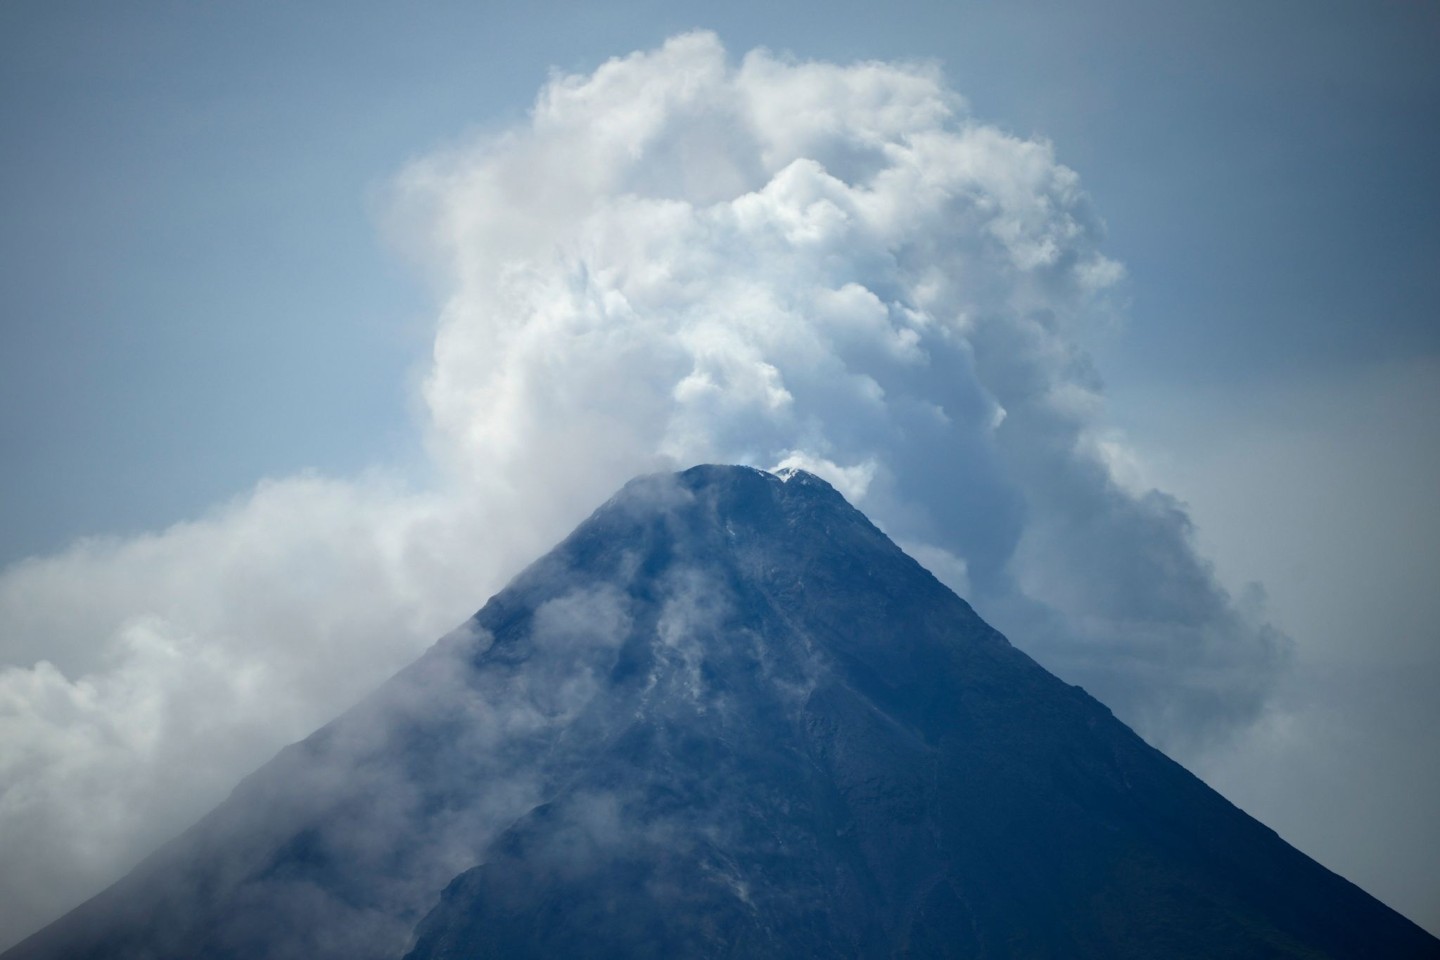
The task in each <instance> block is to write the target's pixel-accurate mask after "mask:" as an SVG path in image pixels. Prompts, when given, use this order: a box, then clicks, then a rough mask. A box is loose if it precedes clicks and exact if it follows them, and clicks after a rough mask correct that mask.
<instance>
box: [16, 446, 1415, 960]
mask: <svg viewBox="0 0 1440 960" xmlns="http://www.w3.org/2000/svg"><path fill="white" fill-rule="evenodd" d="M571 956H573V957H597V958H598V957H605V958H611V957H613V958H646V957H655V958H661V957H747V958H749V957H756V958H765V957H774V958H781V957H784V958H791V957H795V958H804V957H827V958H828V957H957V958H958V957H984V958H1010V957H1014V958H1020V957H1027V958H1029V957H1034V958H1085V957H1097V958H1098V957H1105V958H1123V957H1137V958H1138V957H1146V958H1150V957H1171V958H1177V957H1196V958H1200V957H1204V958H1216V957H1237V958H1238V957H1306V958H1315V957H1335V958H1341V957H1387V958H1402V957H1436V956H1440V941H1437V940H1436V939H1435V938H1433V937H1431V936H1430V935H1428V934H1427V933H1425V932H1424V931H1422V930H1421V929H1420V928H1419V927H1417V926H1415V925H1414V924H1412V923H1410V922H1409V921H1408V920H1406V919H1404V918H1403V917H1401V916H1400V915H1398V914H1396V913H1395V912H1393V911H1392V910H1390V909H1389V908H1387V907H1385V906H1384V905H1383V904H1381V903H1380V902H1378V901H1377V900H1375V899H1373V898H1371V897H1370V896H1368V895H1367V894H1365V893H1364V892H1363V891H1361V890H1359V889H1358V888H1356V887H1354V886H1353V885H1351V884H1350V883H1348V882H1346V881H1345V880H1343V879H1341V878H1340V877H1338V876H1336V875H1335V874H1333V873H1331V872H1329V871H1328V870H1326V869H1324V868H1323V867H1321V866H1319V865H1318V864H1316V863H1315V862H1314V861H1312V860H1310V859H1309V858H1308V857H1306V856H1305V855H1303V854H1301V853H1300V852H1298V851H1296V850H1295V849H1293V848H1292V847H1290V846H1288V845H1287V844H1286V843H1285V842H1284V841H1282V840H1281V839H1280V838H1279V837H1278V836H1276V834H1275V833H1274V832H1272V831H1271V830H1269V829H1267V828H1266V827H1264V826H1263V825H1261V824H1260V823H1258V822H1256V821H1255V820H1253V819H1251V818H1250V817H1249V816H1247V815H1245V814H1244V813H1242V812H1241V811H1240V810H1238V809H1236V808H1235V807H1234V806H1232V805H1231V804H1230V803H1228V802H1227V801H1226V800H1225V799H1224V798H1222V797H1221V796H1219V795H1218V794H1216V793H1215V792H1214V791H1213V790H1211V789H1210V788H1208V787H1207V786H1205V785H1204V784H1203V783H1201V782H1200V781H1199V780H1198V779H1196V778H1195V777H1193V776H1192V775H1191V774H1189V773H1188V772H1186V771H1185V770H1184V769H1183V768H1181V767H1180V766H1179V765H1177V764H1175V763H1173V762H1172V761H1170V760H1169V759H1167V758H1166V757H1165V756H1164V755H1162V754H1161V753H1159V752H1158V751H1156V750H1154V749H1153V748H1151V747H1150V746H1148V745H1147V744H1146V743H1145V742H1144V741H1142V740H1141V739H1140V738H1139V737H1138V736H1136V735H1135V734H1134V733H1133V732H1131V730H1130V729H1129V728H1128V727H1126V726H1125V725H1124V724H1122V723H1121V722H1120V721H1118V720H1117V719H1115V717H1114V716H1112V715H1111V713H1110V712H1109V711H1108V710H1107V709H1106V708H1105V707H1104V706H1102V705H1101V704H1100V703H1098V702H1096V701H1095V700H1094V699H1093V698H1091V697H1090V696H1089V695H1087V694H1086V693H1085V692H1084V691H1083V690H1081V689H1079V688H1078V687H1073V686H1069V685H1067V684H1065V683H1063V682H1062V681H1060V680H1058V679H1056V678H1055V677H1054V676H1052V675H1051V674H1049V673H1048V672H1046V671H1045V670H1044V669H1042V668H1041V667H1040V666H1038V665H1037V664H1036V663H1035V662H1034V661H1032V660H1031V659H1030V658H1029V657H1027V656H1026V655H1025V654H1023V653H1021V652H1020V651H1018V650H1017V649H1015V648H1014V647H1012V646H1011V645H1010V643H1009V642H1008V641H1007V640H1006V639H1005V638H1004V637H1002V636H1001V635H1000V634H999V633H997V632H996V631H995V630H993V629H992V628H990V627H989V626H988V625H986V624H985V622H984V621H982V620H981V619H980V617H979V616H978V615H976V613H975V612H974V611H973V610H972V609H971V608H970V607H969V605H968V604H966V603H965V602H964V601H963V600H961V599H960V598H959V597H957V596H955V595H954V594H953V593H952V592H950V591H949V590H948V589H947V588H945V587H944V586H943V585H941V584H940V582H939V581H937V580H936V579H935V578H934V577H932V576H931V575H930V574H929V573H927V572H926V571H925V570H924V569H923V568H922V567H921V566H920V565H919V564H917V563H916V562H915V561H913V560H912V559H910V558H909V557H908V556H906V555H905V554H904V553H903V552H901V550H900V549H899V548H897V547H896V546H895V545H894V544H893V543H892V542H890V540H888V539H887V538H886V537H885V535H884V534H882V533H881V532H880V531H879V530H878V529H876V528H875V527H874V526H873V525H872V524H871V523H870V522H869V521H868V520H867V519H866V518H865V517H864V516H863V515H862V514H861V513H860V512H859V511H857V510H855V509H854V508H853V507H851V506H850V505H849V504H848V503H846V502H845V500H844V498H843V497H841V496H840V494H839V493H837V492H836V491H835V490H834V489H832V488H831V487H830V486H829V485H828V484H826V483H825V482H824V481H822V480H820V479H819V478H817V477H814V476H812V475H810V474H808V473H804V472H799V471H796V472H792V473H787V474H785V475H774V474H768V473H764V472H761V471H758V470H753V469H750V468H746V467H716V466H703V467H695V468H693V469H691V470H687V471H685V472H683V473H680V474H677V475H673V476H655V477H645V478H641V479H639V480H635V481H632V482H631V483H630V484H628V485H627V486H626V487H625V488H624V489H623V490H621V491H620V493H619V494H617V495H616V496H615V497H614V498H612V499H611V500H610V501H609V502H608V503H606V504H605V505H604V506H602V507H601V508H600V509H599V510H597V511H596V512H595V513H594V515H592V516H591V517H590V518H589V519H588V520H587V521H586V522H585V523H583V524H581V526H580V527H579V528H578V529H576V530H575V532H574V533H573V534H571V536H570V537H569V538H567V539H566V540H565V541H564V542H563V543H561V544H560V545H559V546H558V547H556V548H555V549H554V550H553V551H552V552H551V553H549V554H548V555H546V556H545V557H544V558H542V559H541V560H539V561H538V562H537V563H535V564H534V565H533V566H531V567H530V568H529V569H527V570H526V571H525V572H524V573H522V574H521V575H520V576H519V577H517V578H516V579H515V581H514V582H513V583H511V584H510V586H509V587H507V588H506V589H505V590H504V591H502V592H501V593H500V594H498V595H497V596H495V597H494V598H493V599H491V600H490V602H489V603H487V604H486V605H485V607H484V609H482V610H481V611H480V612H479V613H478V614H476V615H475V617H474V618H472V620H471V621H470V622H469V623H467V624H466V625H465V626H463V627H462V628H461V629H459V630H457V631H455V632H454V633H452V634H451V635H449V636H447V637H445V638H443V639H442V640H441V641H440V642H439V643H437V644H436V645H435V646H434V647H432V648H431V649H430V650H429V651H428V652H427V653H426V654H425V655H424V656H423V657H421V658H420V659H419V660H418V661H416V662H415V663H414V664H412V665H411V666H410V667H409V668H407V669H406V670H404V671H402V672H401V673H400V674H399V675H397V676H396V677H395V678H393V679H392V680H390V681H389V682H388V683H387V684H385V685H384V686H383V687H381V688H380V689H379V690H378V691H377V692H376V693H375V694H374V695H373V696H371V697H370V698H369V699H367V700H366V701H365V702H363V703H361V704H360V705H358V706H357V707H355V708H354V709H352V710H351V711H349V712H348V713H346V714H345V715H344V716H342V717H340V718H339V719H338V720H336V721H335V722H333V723H331V724H330V725H328V726H326V727H325V728H323V729H321V730H320V731H319V732H317V733H316V734H314V735H313V736H311V737H310V738H308V739H307V740H305V741H303V742H301V743H299V744H296V745H294V746H292V747H288V748H286V749H285V750H284V751H282V752H281V753H280V755H279V756H277V757H276V758H275V760H273V761H272V762H270V763H269V764H267V765H266V766H264V767H262V768H261V769H260V770H259V771H257V772H256V773H255V774H253V775H251V776H250V777H249V778H247V779H246V780H245V781H244V782H243V783H241V785H240V786H239V787H238V788H237V789H236V790H235V792H234V793H233V794H232V795H231V797H230V798H229V799H228V800H227V801H226V802H225V803H224V804H222V805H221V806H220V807H219V808H217V809H216V810H215V811H214V812H212V813H211V814H210V815H209V816H207V817H206V818H205V819H204V820H202V821H201V822H200V823H199V824H197V825H196V826H195V827H193V828H191V829H190V830H189V831H188V832H186V833H185V834H183V835H181V836H180V837H179V838H177V839H176V840H175V841H173V842H172V843H170V844H169V845H167V846H166V847H164V848H162V849H161V850H160V851H159V852H158V853H156V854H155V855H154V856H152V857H151V858H150V859H148V860H147V861H145V862H144V863H143V864H141V865H140V867H138V868H137V869H136V870H135V871H134V872H133V873H131V874H130V875H129V876H128V877H126V878H125V879H123V880H121V881H120V882H119V883H117V884H116V885H115V886H113V887H112V888H110V889H109V890H107V891H106V892H104V893H102V894H101V895H100V896H98V897H96V898H95V899H93V900H91V901H89V902H88V903H86V904H84V905H82V906H81V907H79V908H78V909H76V910H75V911H73V912H72V913H70V914H69V915H67V916H65V917H63V918H61V919H60V920H59V921H57V922H56V923H54V924H52V925H51V926H50V927H47V928H46V929H44V930H42V931H41V932H39V933H38V934H36V935H34V936H33V937H31V938H30V939H29V940H26V941H25V942H23V943H21V944H20V945H18V946H17V947H15V948H14V949H12V950H11V951H10V952H8V953H6V954H5V955H4V957H5V960H22V958H24V960H31V958H62V957H63V958H66V960H83V958H97V960H98V958H107V960H113V958H141V957H144V958H193V957H206V958H215V960H219V958H255V957H273V958H289V957H297V958H298V957H306V958H316V957H318V958H327V957H336V958H340V957H344V958H347V960H354V958H376V960H381V958H385V960H400V958H402V957H406V958H410V960H441V958H462V957H463V958H472V957H494V958H511V960H513V958H527V957H537V958H538V957H547V958H548V957H571Z"/></svg>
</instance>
